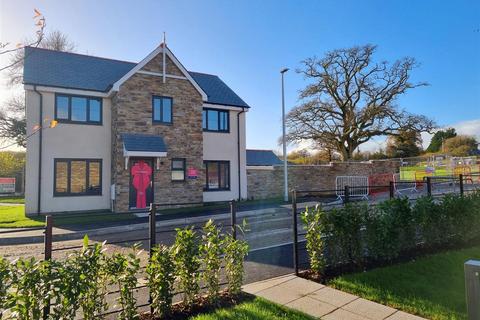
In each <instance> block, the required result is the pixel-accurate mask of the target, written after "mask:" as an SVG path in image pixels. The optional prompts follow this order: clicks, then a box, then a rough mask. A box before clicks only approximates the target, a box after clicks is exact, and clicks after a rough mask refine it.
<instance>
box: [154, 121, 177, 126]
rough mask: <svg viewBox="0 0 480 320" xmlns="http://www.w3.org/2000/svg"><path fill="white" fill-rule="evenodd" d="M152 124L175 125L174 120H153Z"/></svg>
mask: <svg viewBox="0 0 480 320" xmlns="http://www.w3.org/2000/svg"><path fill="white" fill-rule="evenodd" d="M152 125H164V126H173V122H162V121H152Z"/></svg>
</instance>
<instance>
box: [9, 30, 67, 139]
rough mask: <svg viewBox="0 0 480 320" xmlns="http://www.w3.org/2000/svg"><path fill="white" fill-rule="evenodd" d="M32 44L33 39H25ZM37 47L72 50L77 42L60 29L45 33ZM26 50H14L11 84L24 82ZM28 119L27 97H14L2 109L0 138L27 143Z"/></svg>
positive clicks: (10, 69)
mask: <svg viewBox="0 0 480 320" xmlns="http://www.w3.org/2000/svg"><path fill="white" fill-rule="evenodd" d="M25 43H27V44H30V43H33V42H32V41H28V40H27V41H25ZM36 46H37V47H40V48H44V49H50V50H57V51H66V52H71V51H74V50H75V44H74V43H73V42H72V41H70V39H69V38H68V36H67V35H66V34H64V33H62V32H61V31H59V30H54V31H52V32H49V33H48V34H43V29H42V39H41V40H40V42H39V43H38V44H36ZM24 53H25V51H24V50H16V51H12V52H11V54H12V57H11V63H10V67H9V69H8V71H9V79H8V84H9V85H10V86H14V85H18V84H21V83H22V82H23V62H24ZM25 126H26V119H25V98H24V95H23V94H21V95H18V96H14V97H12V98H11V99H10V100H8V101H7V102H6V103H5V104H4V105H3V108H2V110H0V139H3V140H8V141H11V140H13V141H15V142H16V144H17V145H18V146H21V147H25V145H26V127H25Z"/></svg>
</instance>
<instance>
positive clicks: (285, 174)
mask: <svg viewBox="0 0 480 320" xmlns="http://www.w3.org/2000/svg"><path fill="white" fill-rule="evenodd" d="M287 71H288V68H284V69H282V70H280V73H281V74H282V142H283V180H284V181H283V187H284V195H283V200H285V202H287V201H288V169H287V141H286V137H285V86H284V80H283V77H284V74H285V72H287Z"/></svg>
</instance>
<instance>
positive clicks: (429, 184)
mask: <svg viewBox="0 0 480 320" xmlns="http://www.w3.org/2000/svg"><path fill="white" fill-rule="evenodd" d="M476 177H478V179H479V180H480V173H473V174H459V175H458V176H435V177H430V176H429V177H425V179H424V181H423V182H422V183H423V184H424V186H423V187H424V188H425V190H424V191H425V194H426V195H428V196H431V197H434V196H436V194H435V193H434V192H433V190H434V189H435V187H436V186H438V185H440V184H445V183H446V181H447V182H450V183H454V184H455V185H456V184H458V192H459V194H460V195H461V196H463V195H465V194H466V193H467V191H472V190H480V184H478V185H476V186H475V188H471V189H470V190H467V189H466V188H465V185H466V182H471V183H472V184H473V182H472V180H473V179H474V178H476ZM411 183H412V181H390V182H389V184H388V185H369V186H368V188H370V189H372V188H375V189H384V190H388V198H386V199H393V198H395V197H398V196H404V195H403V194H399V193H398V192H396V190H397V187H398V186H397V185H401V184H411ZM365 187H366V186H358V185H357V186H348V185H346V186H344V188H342V189H341V190H336V189H325V190H295V189H294V190H292V191H291V198H292V232H293V267H294V271H295V274H297V275H298V274H299V270H300V267H301V265H308V262H306V263H300V262H299V256H300V252H301V251H305V250H306V248H300V243H302V244H303V243H304V242H305V241H304V240H299V238H300V237H302V236H305V234H306V233H301V232H299V230H298V225H299V223H298V215H299V214H300V212H299V210H298V205H299V203H300V202H301V201H302V200H304V199H307V200H308V199H310V198H314V199H315V196H317V197H322V196H325V195H330V197H331V199H334V198H335V196H336V195H338V194H342V198H341V200H342V201H340V202H339V201H331V202H327V203H321V204H322V208H323V209H325V210H329V209H331V208H335V207H337V208H338V207H339V206H344V205H345V204H347V203H349V202H352V201H353V200H359V199H354V198H352V197H351V196H350V195H351V194H354V195H355V194H357V193H356V192H355V191H353V192H352V189H355V188H360V189H364V188H365ZM444 194H445V193H444ZM444 194H441V195H444ZM302 196H303V197H304V199H302ZM362 200H364V199H362ZM409 200H410V201H412V202H414V201H416V200H417V198H409ZM315 202H317V203H318V201H315ZM363 202H365V203H368V205H369V206H376V205H377V203H374V202H369V199H367V201H363ZM479 303H480V302H479ZM479 320H480V319H479Z"/></svg>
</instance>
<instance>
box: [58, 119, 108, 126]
mask: <svg viewBox="0 0 480 320" xmlns="http://www.w3.org/2000/svg"><path fill="white" fill-rule="evenodd" d="M55 121H57V122H58V123H64V124H83V125H89V126H103V123H102V122H92V121H70V120H61V119H55Z"/></svg>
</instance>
